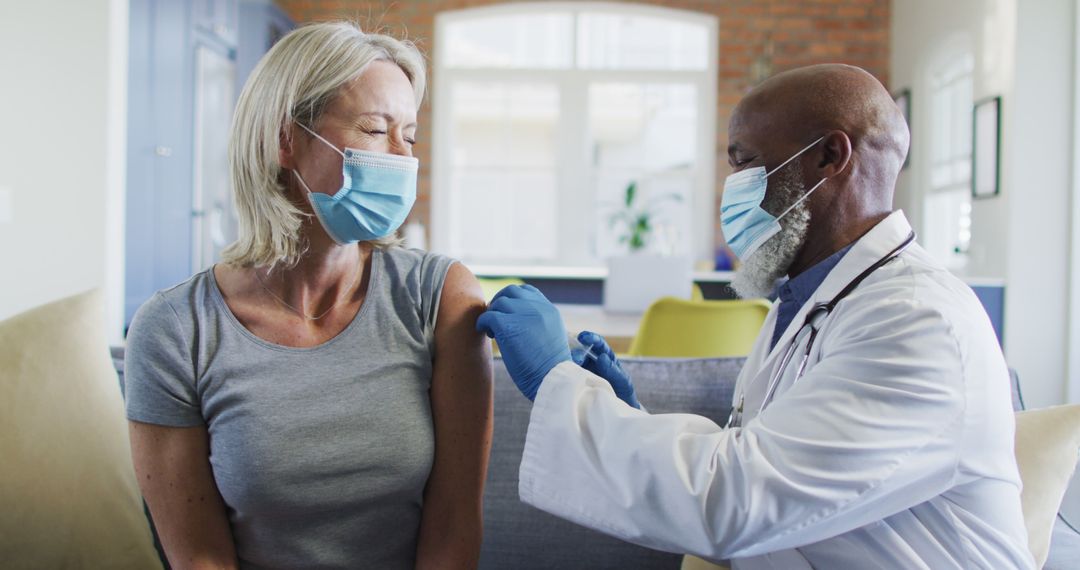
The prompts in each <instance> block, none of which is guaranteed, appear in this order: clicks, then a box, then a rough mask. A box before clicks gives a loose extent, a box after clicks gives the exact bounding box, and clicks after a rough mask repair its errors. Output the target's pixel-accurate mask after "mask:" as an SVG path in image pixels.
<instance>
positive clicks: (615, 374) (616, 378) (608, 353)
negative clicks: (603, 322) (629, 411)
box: [572, 331, 641, 410]
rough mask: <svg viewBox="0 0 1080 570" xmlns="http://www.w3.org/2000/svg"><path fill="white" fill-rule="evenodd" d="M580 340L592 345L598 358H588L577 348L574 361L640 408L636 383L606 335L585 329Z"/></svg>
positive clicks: (630, 403) (587, 345) (623, 398)
mask: <svg viewBox="0 0 1080 570" xmlns="http://www.w3.org/2000/svg"><path fill="white" fill-rule="evenodd" d="M578 342H580V343H581V344H583V345H584V346H586V347H592V353H593V354H594V355H595V356H596V358H595V359H593V358H588V357H586V356H585V353H584V351H579V350H575V351H574V353H573V355H572V358H573V360H574V362H576V363H577V364H579V365H580V366H581V367H582V368H584V369H585V370H588V371H589V372H592V373H593V374H596V375H597V376H599V377H601V378H603V379H604V380H607V381H608V384H611V388H612V389H614V390H615V395H616V396H618V397H619V399H620V400H622V401H624V402H626V403H627V404H629V405H630V406H631V407H634V408H637V409H639V410H640V409H641V404H640V403H639V402H638V399H637V394H636V393H635V392H634V383H633V382H631V381H630V375H629V374H627V373H626V372H625V371H624V370H623V368H622V364H620V363H619V359H618V358H615V352H614V351H612V350H611V347H610V346H608V343H607V341H606V340H604V337H602V336H600V335H598V334H596V333H594V332H589V331H585V332H582V333H581V334H579V335H578Z"/></svg>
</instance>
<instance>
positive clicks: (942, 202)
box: [925, 53, 975, 269]
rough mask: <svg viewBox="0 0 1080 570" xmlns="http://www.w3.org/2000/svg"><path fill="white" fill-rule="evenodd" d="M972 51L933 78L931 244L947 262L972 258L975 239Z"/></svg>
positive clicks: (927, 212) (928, 209)
mask: <svg viewBox="0 0 1080 570" xmlns="http://www.w3.org/2000/svg"><path fill="white" fill-rule="evenodd" d="M974 68H975V60H974V58H973V57H972V55H971V54H970V53H965V54H961V55H957V56H954V57H952V58H949V59H946V60H944V62H943V64H942V65H941V66H939V67H938V68H937V70H936V71H935V72H934V73H933V75H932V76H931V81H930V98H931V99H930V112H931V123H930V124H931V140H930V143H931V144H930V147H931V148H930V153H931V163H930V191H929V192H928V193H927V195H926V199H925V215H926V218H925V219H926V223H925V231H926V236H925V244H926V247H927V249H928V250H929V251H930V252H931V253H932V254H933V255H934V256H935V257H936V258H937V259H938V260H940V261H941V262H943V263H944V264H945V265H946V266H947V267H950V268H954V269H959V268H962V267H963V266H964V265H965V263H966V261H967V251H968V245H969V244H970V242H971V138H972V124H971V121H972V106H973V105H974V87H973V72H974Z"/></svg>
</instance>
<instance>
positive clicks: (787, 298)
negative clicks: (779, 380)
mask: <svg viewBox="0 0 1080 570" xmlns="http://www.w3.org/2000/svg"><path fill="white" fill-rule="evenodd" d="M853 245H855V244H851V245H849V246H847V247H845V248H843V249H841V250H840V251H838V252H836V253H834V254H832V255H830V256H829V257H827V258H825V259H824V260H822V261H819V262H818V263H817V264H816V265H814V266H813V267H811V268H810V269H807V270H806V271H803V272H802V273H800V274H798V275H797V276H795V278H794V279H788V280H787V281H786V282H785V283H784V284H783V285H781V286H780V287H779V288H778V289H777V290H776V293H777V298H779V299H780V308H779V309H777V311H776V328H775V329H773V336H772V344H771V345H770V350H771V349H772V348H776V343H778V342H780V337H781V336H783V335H784V331H786V330H787V328H788V326H789V325H791V321H792V320H793V319H794V318H795V315H797V314H799V309H801V308H802V306H803V305H805V304H806V302H807V301H808V300H809V299H810V297H811V296H813V294H814V291H817V288H818V287H820V286H821V283H822V282H823V281H825V278H826V277H828V276H829V273H830V272H831V271H832V270H833V268H834V267H836V264H837V263H840V260H841V259H843V258H844V255H845V254H847V252H848V251H849V250H850V249H851V247H852V246H853Z"/></svg>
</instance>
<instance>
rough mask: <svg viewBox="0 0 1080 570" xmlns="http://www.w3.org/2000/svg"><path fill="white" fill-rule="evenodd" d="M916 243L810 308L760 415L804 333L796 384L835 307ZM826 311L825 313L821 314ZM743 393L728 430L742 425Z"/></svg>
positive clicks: (912, 238) (909, 238) (893, 253)
mask: <svg viewBox="0 0 1080 570" xmlns="http://www.w3.org/2000/svg"><path fill="white" fill-rule="evenodd" d="M914 241H915V232H911V233H910V234H908V236H907V238H905V239H904V241H903V242H901V243H900V245H898V246H896V248H894V249H893V250H892V251H890V252H889V253H888V254H887V255H886V256H884V257H882V258H881V259H879V260H877V262H875V263H874V264H873V265H871V266H870V267H868V268H867V269H866V270H865V271H863V272H862V273H860V274H859V275H858V276H857V277H856V278H855V279H852V280H851V281H850V282H849V283H848V284H847V286H845V287H844V288H843V289H842V290H841V291H840V292H839V293H837V294H836V296H835V297H833V298H832V299H831V300H830V301H829V302H828V303H819V304H818V305H816V306H815V307H814V308H812V309H810V312H809V313H807V314H806V319H805V320H804V321H803V324H802V326H801V327H799V330H798V332H796V333H795V338H794V339H792V341H791V345H790V346H789V347H788V349H787V351H785V352H784V357H783V358H782V359H781V360H780V366H779V367H778V368H777V369H776V372H775V373H774V374H773V375H772V378H770V379H769V385H768V387H766V389H765V397H764V398H763V399H762V400H761V405H760V406H759V407H758V414H761V412H762V411H763V410H764V409H765V406H768V405H769V403H770V402H772V399H773V396H775V395H776V390H777V389H778V388H779V387H780V378H781V377H783V375H784V371H785V370H787V367H788V365H789V364H791V359H792V358H793V357H794V356H795V352H796V351H797V350H798V348H799V343H800V342H802V339H803V335H804V333H803V331H805V330H806V328H807V327H809V328H810V338H809V339H807V342H806V350H805V351H804V352H803V355H802V359H800V361H799V368H798V370H796V371H795V379H794V380H792V383H793V384H794V383H795V382H798V381H799V378H802V375H803V372H805V371H806V365H807V363H808V362H809V360H810V351H811V350H812V349H813V347H814V341H815V340H817V334H818V331H819V330H821V326H822V323H823V322H824V320H825V319H826V318H828V317H829V315H831V314H832V312H833V309H835V308H836V305H837V304H839V303H840V301H842V300H844V299H845V298H846V297H847V296H848V295H850V294H851V292H852V291H854V290H855V288H856V287H858V286H859V284H860V283H862V282H863V281H864V280H865V279H866V278H867V277H869V276H870V275H872V274H873V273H874V272H875V271H877V270H878V269H881V268H882V267H884V266H885V265H886V264H887V263H889V262H890V261H892V260H894V259H896V258H897V257H899V256H900V254H901V253H903V252H904V250H906V249H907V248H908V246H909V245H911V244H912V242H914ZM823 311H824V313H822V312H823ZM742 392H743V393H742V394H740V395H739V403H738V405H737V406H736V408H733V409H732V411H731V415H729V416H728V421H727V425H726V426H725V427H734V426H735V425H736V423H741V422H742V409H743V404H744V403H745V400H746V397H745V390H743V391H742Z"/></svg>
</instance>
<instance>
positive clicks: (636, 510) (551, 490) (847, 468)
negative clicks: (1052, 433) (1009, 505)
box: [519, 301, 964, 560]
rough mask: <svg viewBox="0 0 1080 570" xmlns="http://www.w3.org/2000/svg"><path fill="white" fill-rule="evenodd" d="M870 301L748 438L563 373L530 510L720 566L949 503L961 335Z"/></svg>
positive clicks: (538, 441)
mask: <svg viewBox="0 0 1080 570" xmlns="http://www.w3.org/2000/svg"><path fill="white" fill-rule="evenodd" d="M864 305H866V306H865V307H864V308H863V309H862V310H861V311H856V312H854V313H853V312H850V311H849V313H848V314H847V315H846V317H845V318H843V319H841V316H840V314H839V312H840V310H839V309H838V310H837V314H834V319H836V320H835V321H834V322H833V323H831V324H830V326H832V327H833V330H834V331H837V332H834V333H832V334H830V335H825V334H824V332H823V335H822V339H821V340H820V341H819V342H821V343H822V349H821V350H822V356H821V359H820V360H819V361H818V363H817V364H816V365H815V366H814V367H812V368H811V369H810V370H809V371H808V372H807V373H806V375H805V376H803V378H802V379H801V380H799V381H798V382H797V383H796V384H795V385H794V386H793V387H792V388H790V389H789V390H787V391H786V392H785V393H783V394H781V395H780V396H778V397H777V398H776V400H775V401H774V402H773V403H772V404H771V405H770V406H768V407H767V408H766V409H765V411H764V412H763V413H762V414H761V415H759V416H758V417H756V418H754V419H753V420H751V421H750V422H748V423H747V425H746V426H745V427H743V428H741V429H740V428H736V429H728V430H725V429H722V428H721V427H720V426H718V425H717V424H715V423H714V422H712V421H710V420H708V419H706V418H703V417H700V416H693V415H687V414H659V415H650V414H647V413H644V412H641V411H639V410H635V409H633V408H631V407H629V406H627V405H625V404H623V403H622V402H621V401H620V400H618V398H616V397H615V395H614V393H613V391H612V390H611V388H610V386H609V385H608V384H607V382H606V381H604V380H603V379H601V378H598V377H596V376H593V375H591V374H590V373H588V372H587V371H584V370H582V369H581V368H579V367H577V366H575V365H573V364H570V363H564V364H561V365H559V366H558V367H556V368H555V369H554V370H553V371H552V372H551V373H550V374H549V375H548V377H547V378H546V379H545V381H544V383H543V384H542V385H541V388H540V391H539V393H538V395H537V398H536V402H535V405H534V407H533V411H532V416H531V418H530V425H529V431H528V436H527V441H526V444H525V450H524V455H523V458H522V464H521V471H520V483H519V492H520V495H521V499H522V500H523V501H525V502H526V503H529V504H531V505H533V506H536V507H538V508H540V509H542V510H545V511H548V512H550V513H552V514H555V515H557V516H560V517H563V518H566V519H569V520H571V521H574V522H576V523H578V524H582V525H585V526H588V527H591V528H594V529H597V530H600V531H602V532H605V533H607V534H610V535H613V536H615V537H618V538H621V539H623V540H627V541H630V542H634V543H637V544H641V545H643V546H647V547H650V548H655V549H659V550H666V551H670V552H680V553H691V554H696V555H699V556H703V557H706V558H710V559H717V560H719V559H728V558H741V557H747V556H754V555H759V554H764V553H768V552H773V551H777V550H784V549H789V548H797V547H799V546H803V545H806V544H811V543H814V542H818V541H821V540H824V539H827V538H831V537H834V536H836V535H839V534H842V533H845V532H848V531H851V530H854V529H856V528H859V527H862V526H865V525H867V524H870V523H873V522H875V521H880V520H881V519H884V518H886V517H888V516H890V515H893V514H895V513H898V512H900V511H903V510H906V509H908V508H910V507H912V506H915V505H917V504H920V503H923V502H925V501H927V500H929V499H930V498H932V497H934V496H936V495H939V494H941V493H942V492H944V491H945V490H946V489H948V488H949V487H950V486H951V485H952V484H953V481H954V478H955V477H956V476H957V475H956V472H957V464H958V442H959V441H960V435H961V432H962V429H963V421H962V420H963V412H964V396H963V394H964V392H963V383H964V381H963V370H962V365H961V358H960V352H959V345H958V343H957V340H956V337H955V335H954V331H953V330H952V327H951V326H950V324H949V323H948V322H947V321H946V320H945V318H944V317H942V315H941V314H940V313H939V312H937V311H934V310H932V309H929V308H926V307H923V306H920V305H919V304H918V303H916V302H914V301H885V302H881V303H873V304H871V303H864ZM826 337H827V339H828V342H825V340H826Z"/></svg>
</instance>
